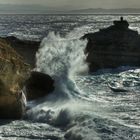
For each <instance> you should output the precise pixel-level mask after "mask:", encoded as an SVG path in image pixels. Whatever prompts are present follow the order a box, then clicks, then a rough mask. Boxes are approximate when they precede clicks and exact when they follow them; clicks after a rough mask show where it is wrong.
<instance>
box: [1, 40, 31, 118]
mask: <svg viewBox="0 0 140 140" xmlns="http://www.w3.org/2000/svg"><path fill="white" fill-rule="evenodd" d="M29 71H30V67H29V65H27V64H25V63H24V62H23V59H22V57H20V56H19V55H18V54H17V53H16V52H15V51H14V49H12V48H11V46H10V45H9V44H8V43H7V42H6V41H5V40H3V39H0V117H1V118H20V117H22V115H23V112H24V109H25V107H24V103H22V95H21V89H22V87H23V85H24V82H25V80H26V79H27V77H28V76H29Z"/></svg>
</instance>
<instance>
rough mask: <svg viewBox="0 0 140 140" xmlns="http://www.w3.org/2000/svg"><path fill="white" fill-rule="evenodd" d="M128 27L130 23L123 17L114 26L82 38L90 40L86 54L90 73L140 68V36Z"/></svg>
mask: <svg viewBox="0 0 140 140" xmlns="http://www.w3.org/2000/svg"><path fill="white" fill-rule="evenodd" d="M128 27H129V24H128V22H127V21H126V20H123V18H122V17H121V20H120V21H114V24H113V25H112V26H110V27H108V28H105V29H100V31H98V32H95V33H89V34H85V35H84V36H83V37H82V38H83V39H87V40H88V44H87V47H86V53H88V57H87V62H88V63H89V65H90V71H96V70H98V69H101V68H116V67H119V66H140V35H139V34H138V32H137V31H133V30H131V29H129V28H128Z"/></svg>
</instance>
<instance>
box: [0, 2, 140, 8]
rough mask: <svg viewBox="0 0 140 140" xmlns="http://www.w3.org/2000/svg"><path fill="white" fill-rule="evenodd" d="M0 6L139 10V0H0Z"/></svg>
mask: <svg viewBox="0 0 140 140" xmlns="http://www.w3.org/2000/svg"><path fill="white" fill-rule="evenodd" d="M0 4H39V5H43V6H46V7H52V8H56V9H59V8H62V9H84V8H140V0H0Z"/></svg>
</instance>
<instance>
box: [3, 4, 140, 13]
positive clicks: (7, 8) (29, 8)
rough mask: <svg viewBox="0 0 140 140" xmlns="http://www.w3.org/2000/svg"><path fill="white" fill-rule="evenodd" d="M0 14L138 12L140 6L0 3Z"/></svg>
mask: <svg viewBox="0 0 140 140" xmlns="http://www.w3.org/2000/svg"><path fill="white" fill-rule="evenodd" d="M0 14H102V15H103V14H140V8H120V9H119V8H118V9H104V8H87V9H76V10H75V9H74V10H69V9H65V10H60V9H55V8H52V7H45V6H42V5H39V6H38V5H16V4H15V5H14V4H1V5H0Z"/></svg>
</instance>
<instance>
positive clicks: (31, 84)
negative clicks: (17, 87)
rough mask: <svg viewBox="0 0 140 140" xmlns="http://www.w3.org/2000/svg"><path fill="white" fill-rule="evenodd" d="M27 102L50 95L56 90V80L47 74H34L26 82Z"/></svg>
mask: <svg viewBox="0 0 140 140" xmlns="http://www.w3.org/2000/svg"><path fill="white" fill-rule="evenodd" d="M25 85H26V92H27V93H26V94H27V100H34V99H38V98H40V97H43V96H46V95H48V94H49V93H50V92H52V91H53V90H54V80H53V79H52V78H51V77H50V76H49V75H47V74H44V73H40V72H35V71H34V72H32V73H31V76H30V78H29V79H28V80H27V81H26V84H25Z"/></svg>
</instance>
